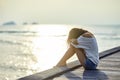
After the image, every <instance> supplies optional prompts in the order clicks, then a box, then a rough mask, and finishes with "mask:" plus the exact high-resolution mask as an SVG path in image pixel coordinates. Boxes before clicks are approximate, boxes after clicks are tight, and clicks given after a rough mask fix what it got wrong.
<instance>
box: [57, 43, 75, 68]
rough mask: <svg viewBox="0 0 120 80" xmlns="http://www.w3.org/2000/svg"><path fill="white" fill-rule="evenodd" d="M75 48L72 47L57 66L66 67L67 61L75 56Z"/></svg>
mask: <svg viewBox="0 0 120 80" xmlns="http://www.w3.org/2000/svg"><path fill="white" fill-rule="evenodd" d="M74 49H75V48H74V47H73V46H72V45H71V46H70V48H69V49H68V50H67V51H66V53H65V55H64V56H63V57H62V59H61V60H60V61H59V62H58V64H57V65H56V66H58V67H61V66H66V61H67V60H68V59H69V58H70V57H72V56H73V55H74V54H75V50H74Z"/></svg>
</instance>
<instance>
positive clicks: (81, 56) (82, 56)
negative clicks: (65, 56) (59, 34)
mask: <svg viewBox="0 0 120 80" xmlns="http://www.w3.org/2000/svg"><path fill="white" fill-rule="evenodd" d="M75 52H76V55H77V57H78V59H79V61H80V63H81V65H82V66H83V67H84V68H85V63H84V62H85V60H86V55H85V52H84V50H83V49H78V48H76V49H75Z"/></svg>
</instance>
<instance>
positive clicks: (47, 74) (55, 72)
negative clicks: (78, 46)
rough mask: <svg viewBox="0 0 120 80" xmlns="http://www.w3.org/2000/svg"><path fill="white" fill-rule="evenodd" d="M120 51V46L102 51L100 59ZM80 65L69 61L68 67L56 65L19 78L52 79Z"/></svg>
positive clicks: (28, 79)
mask: <svg viewBox="0 0 120 80" xmlns="http://www.w3.org/2000/svg"><path fill="white" fill-rule="evenodd" d="M119 51H120V46H118V47H115V48H112V49H110V50H106V51H104V52H101V53H100V59H102V58H104V57H107V56H110V55H112V54H114V53H117V52H119ZM79 67H81V65H80V64H79V61H74V62H71V63H69V64H68V66H67V67H55V68H52V69H49V70H46V71H43V72H39V73H36V74H33V75H30V76H26V77H23V78H20V79H18V80H50V79H52V78H54V77H56V76H59V75H62V74H64V73H67V72H70V71H72V70H75V69H78V68H79Z"/></svg>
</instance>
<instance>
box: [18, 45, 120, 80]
mask: <svg viewBox="0 0 120 80" xmlns="http://www.w3.org/2000/svg"><path fill="white" fill-rule="evenodd" d="M18 80H120V46H118V47H115V48H112V49H109V50H106V51H104V52H101V53H100V63H99V65H98V67H97V70H84V69H83V67H81V65H80V63H79V61H74V62H72V63H69V64H68V65H67V67H54V68H52V69H49V70H46V71H43V72H39V73H36V74H33V75H30V76H26V77H23V78H20V79H18Z"/></svg>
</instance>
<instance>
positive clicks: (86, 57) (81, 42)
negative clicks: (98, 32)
mask: <svg viewBox="0 0 120 80" xmlns="http://www.w3.org/2000/svg"><path fill="white" fill-rule="evenodd" d="M67 42H68V44H69V45H70V47H69V48H68V50H67V51H66V53H65V55H64V56H63V57H62V59H61V60H60V61H59V62H58V64H57V65H56V66H58V67H62V66H66V61H67V60H68V59H69V58H70V57H72V56H73V55H74V54H75V53H76V55H77V57H78V59H79V61H80V63H81V65H82V66H83V67H84V69H96V67H97V65H98V63H99V54H98V46H97V41H96V38H95V36H94V35H93V34H92V33H91V32H89V31H87V30H84V29H79V28H73V29H71V30H70V32H69V35H68V39H67Z"/></svg>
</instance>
